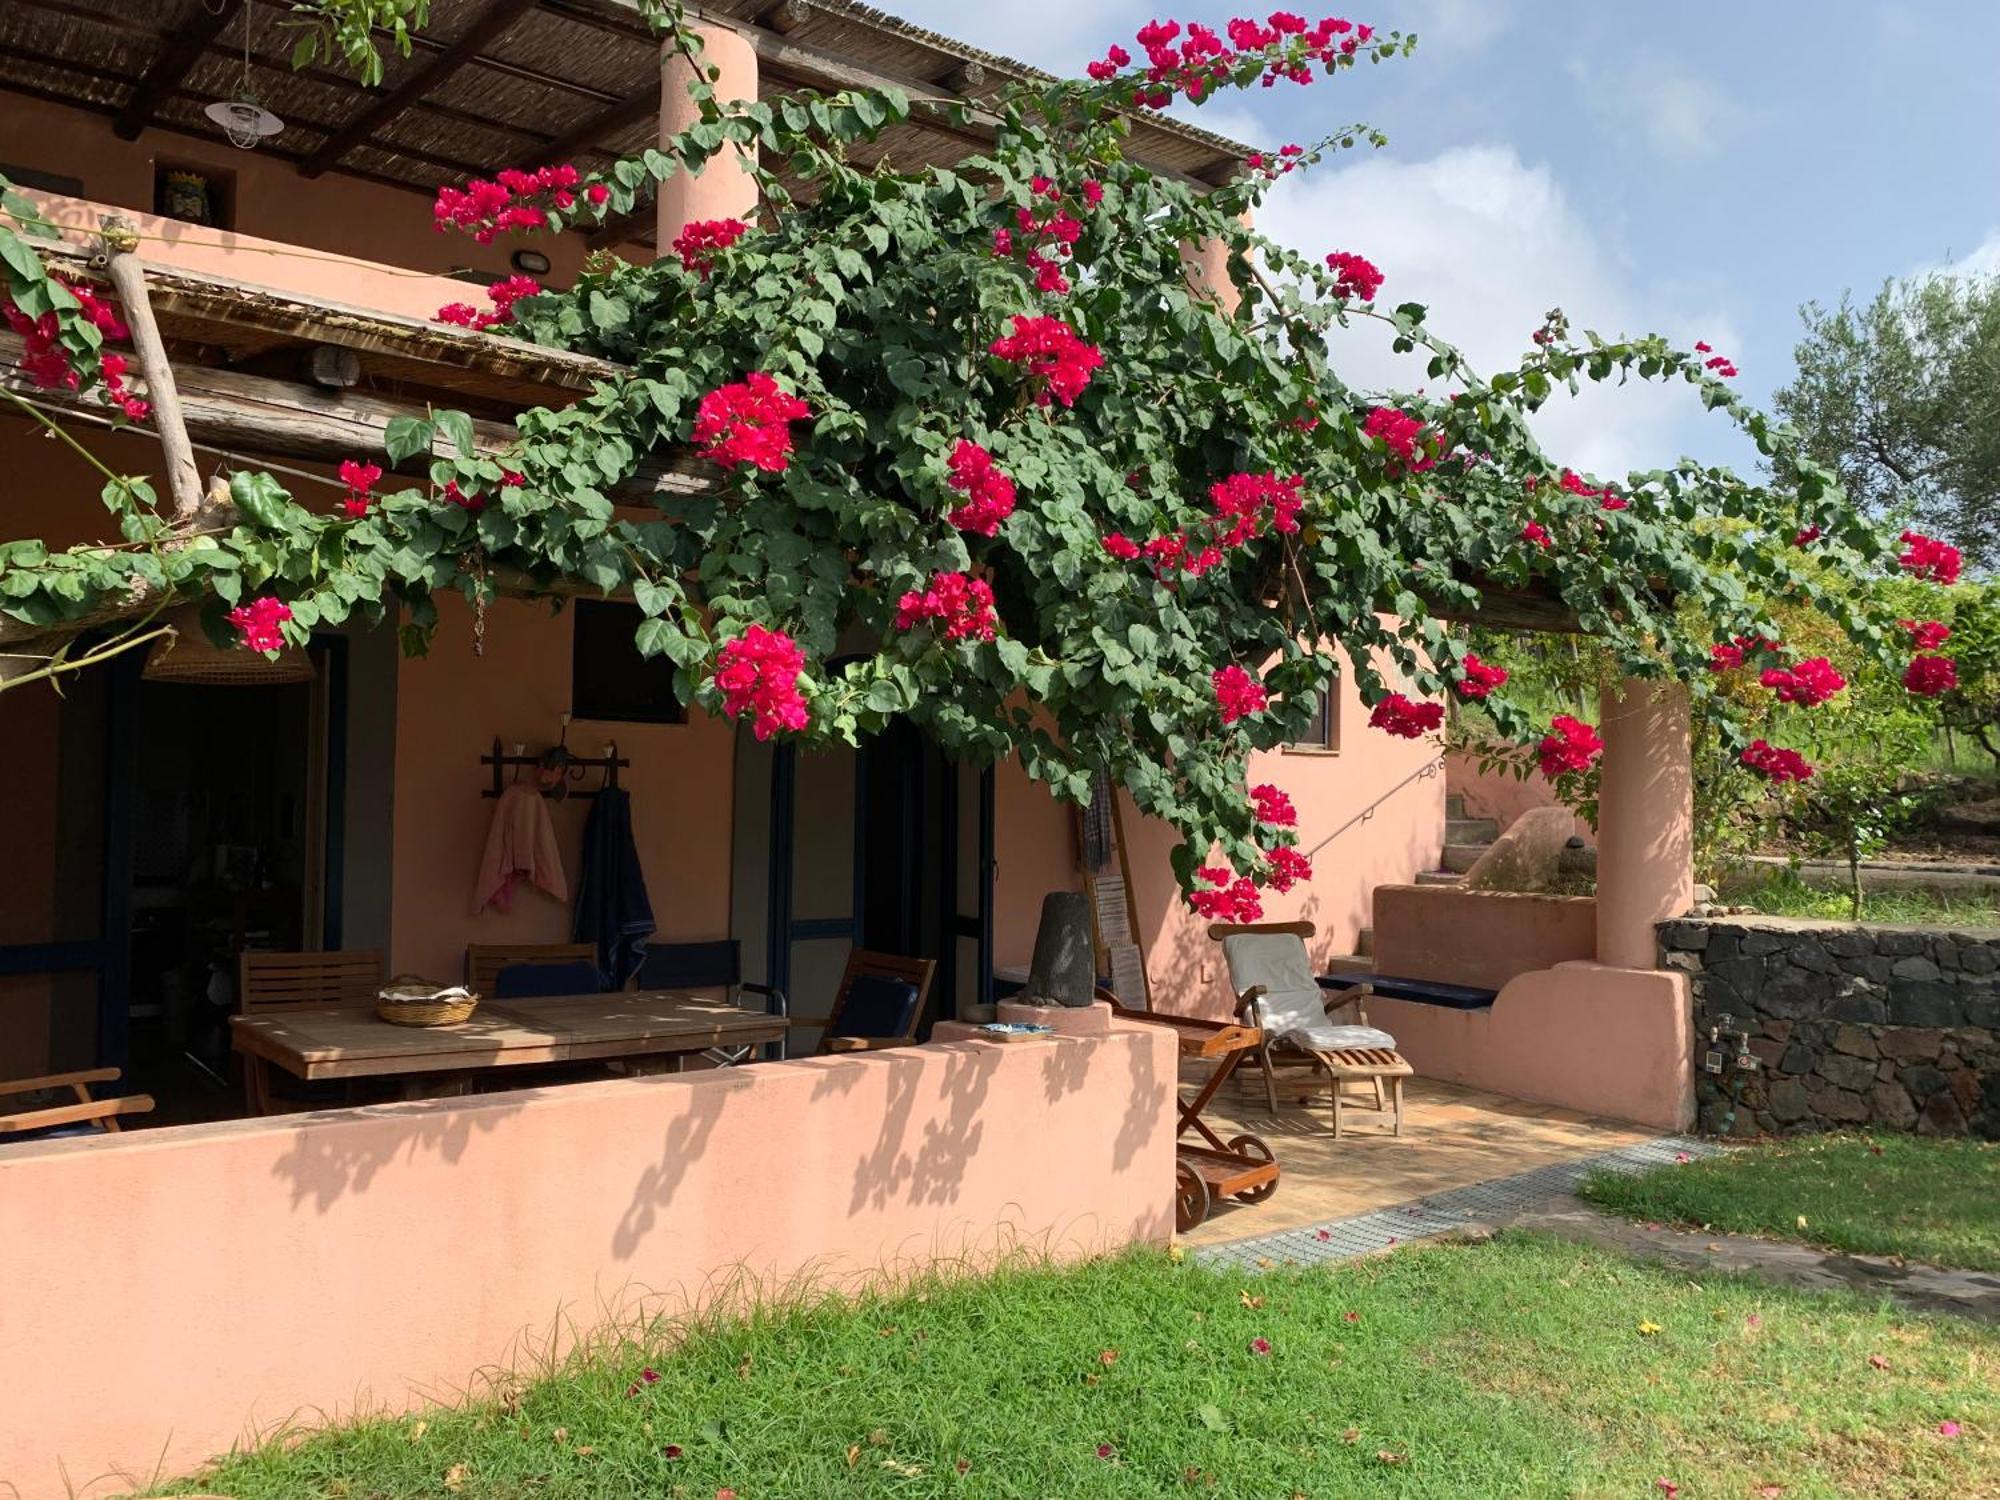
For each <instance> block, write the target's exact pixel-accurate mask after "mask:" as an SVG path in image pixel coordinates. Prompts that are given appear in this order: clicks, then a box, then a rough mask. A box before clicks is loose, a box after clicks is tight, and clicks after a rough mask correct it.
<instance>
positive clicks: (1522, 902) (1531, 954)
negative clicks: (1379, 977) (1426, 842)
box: [1375, 885, 1597, 990]
mask: <svg viewBox="0 0 2000 1500" xmlns="http://www.w3.org/2000/svg"><path fill="white" fill-rule="evenodd" d="M1596 952H1597V903H1596V902H1595V901H1593V900H1592V899H1591V898H1590V897H1588V896H1543V895H1537V894H1534V893H1531V892H1526V891H1468V890H1457V889H1453V888H1452V887H1450V886H1432V885H1384V886H1377V887H1376V888H1375V969H1376V972H1378V973H1381V974H1397V975H1401V976H1402V977H1404V978H1406V979H1433V980H1436V981H1437V982H1438V983H1440V984H1468V985H1476V986H1478V987H1479V988H1481V989H1489V990H1497V989H1499V988H1500V987H1501V986H1502V985H1504V984H1506V983H1507V982H1508V981H1509V980H1510V979H1513V978H1514V977H1515V976H1516V975H1518V974H1526V973H1529V972H1530V971H1532V970H1535V969H1548V968H1553V967H1554V966H1555V965H1557V964H1559V963H1566V962H1568V961H1570V960H1572V959H1585V958H1592V957H1595V956H1596Z"/></svg>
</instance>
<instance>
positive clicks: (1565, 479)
mask: <svg viewBox="0 0 2000 1500" xmlns="http://www.w3.org/2000/svg"><path fill="white" fill-rule="evenodd" d="M1559 482H1560V483H1561V485H1562V488H1563V490H1564V492H1565V493H1566V494H1571V495H1575V496H1577V497H1578V498H1580V499H1584V500H1595V501H1596V502H1597V503H1598V505H1599V506H1600V507H1601V508H1602V509H1604V510H1624V509H1625V508H1626V507H1627V506H1628V505H1630V504H1631V503H1632V502H1631V501H1629V500H1627V499H1625V498H1624V497H1623V496H1621V495H1619V494H1618V493H1617V492H1616V491H1615V490H1613V489H1612V488H1611V487H1610V486H1609V485H1605V486H1603V487H1601V488H1600V487H1598V486H1595V485H1592V484H1591V482H1590V481H1589V480H1587V479H1585V478H1584V477H1583V476H1582V475H1581V474H1579V473H1577V472H1576V470H1574V469H1564V470H1563V471H1562V478H1561V480H1560V481H1559Z"/></svg>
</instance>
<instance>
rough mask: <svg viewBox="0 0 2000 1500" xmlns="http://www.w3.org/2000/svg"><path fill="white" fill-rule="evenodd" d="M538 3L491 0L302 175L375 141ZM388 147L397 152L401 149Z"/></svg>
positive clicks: (324, 146) (303, 166)
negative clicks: (397, 117)
mask: <svg viewBox="0 0 2000 1500" xmlns="http://www.w3.org/2000/svg"><path fill="white" fill-rule="evenodd" d="M536 4H537V0H489V3H488V4H487V7H486V9H485V10H484V11H483V12H481V13H480V15H479V18H478V19H477V20H475V21H474V22H473V23H472V24H471V25H470V26H468V27H466V28H465V32H464V34H463V35H462V36H460V37H459V39H458V40H457V41H455V42H453V43H452V44H451V45H450V46H448V47H447V48H445V50H444V51H442V52H440V53H438V54H437V55H436V56H434V57H432V58H431V60H430V61H429V62H428V63H426V64H424V66H423V67H421V68H418V69H417V70H416V71H415V72H414V73H412V74H411V75H410V76H409V77H408V78H406V79H404V80H403V81H402V83H400V84H398V85H397V86H396V87H395V88H393V89H391V90H390V91H389V92H388V94H386V95H385V96H383V97H382V98H381V99H378V100H377V101H376V102H375V103H374V104H372V105H370V106H369V107H368V108H367V109H364V110H363V111H362V112H361V113H360V114H358V115H356V116H355V117H354V119H352V120H351V121H349V122H348V123H347V124H346V125H345V126H343V127H342V128H341V129H339V130H337V131H335V132H334V133H333V134H332V135H331V136H329V137H328V138H327V139H326V140H324V141H322V142H321V143H320V145H319V147H318V149H317V150H315V151H314V152H313V153H312V154H311V155H310V156H308V157H307V158H306V159H305V160H304V161H303V162H301V163H300V164H299V173H300V175H301V176H305V177H317V176H319V175H320V174H321V173H322V172H324V171H326V169H327V168H329V167H331V166H332V165H333V164H334V163H335V162H337V161H339V160H340V158H341V157H342V156H344V155H346V154H347V152H349V151H351V150H353V149H354V148H355V147H356V146H359V145H361V144H363V143H364V142H366V141H368V140H370V139H371V138H372V137H373V136H374V135H375V133H376V132H377V131H379V130H380V129H381V128H382V127H383V126H384V125H386V124H388V123H389V122H390V121H391V120H393V119H395V118H396V116H397V115H399V114H401V113H402V112H403V111H404V110H406V109H408V108H409V107H410V106H411V105H413V104H415V103H416V102H417V100H418V99H420V98H422V97H423V96H424V95H425V94H427V93H429V92H430V91H431V90H432V89H434V88H436V87H437V86H438V85H439V84H440V83H443V82H444V80H445V79H447V78H449V77H450V76H451V75H452V74H454V73H456V72H457V71H458V70H459V69H460V68H462V67H464V66H465V65H466V64H467V63H469V62H471V61H473V60H474V59H475V58H476V57H478V56H479V52H480V49H481V48H483V47H485V46H486V45H487V44H488V43H489V42H492V41H495V40H497V39H498V38H499V37H500V36H501V35H503V34H504V33H505V32H506V31H507V29H508V28H509V27H510V26H512V25H513V24H514V23H515V22H516V21H518V20H520V19H521V17H523V16H525V15H526V14H527V13H528V12H529V11H531V10H533V9H534V8H535V5H536ZM386 149H388V150H394V149H395V147H393V146H390V147H387V148H386Z"/></svg>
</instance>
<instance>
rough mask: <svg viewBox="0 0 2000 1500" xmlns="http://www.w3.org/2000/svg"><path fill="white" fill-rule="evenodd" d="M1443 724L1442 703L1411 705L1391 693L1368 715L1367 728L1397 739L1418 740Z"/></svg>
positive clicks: (1403, 698)
mask: <svg viewBox="0 0 2000 1500" xmlns="http://www.w3.org/2000/svg"><path fill="white" fill-rule="evenodd" d="M1443 723H1444V705H1443V704H1442V703H1412V702H1411V701H1410V700H1409V699H1408V698H1407V697H1405V696H1404V695H1403V694H1401V693H1391V694H1389V696H1388V697H1386V698H1384V699H1382V701H1381V702H1379V703H1377V704H1376V705H1375V707H1374V709H1373V710H1372V711H1371V712H1370V713H1369V715H1368V727H1369V728H1371V729H1380V730H1382V731H1383V732H1385V733H1387V734H1393V735H1395V736H1397V737H1398V738H1399V739H1406V740H1414V739H1420V738H1422V737H1423V736H1424V735H1427V734H1429V733H1430V732H1431V731H1432V730H1434V729H1436V728H1438V727H1439V726H1440V725H1442V724H1443Z"/></svg>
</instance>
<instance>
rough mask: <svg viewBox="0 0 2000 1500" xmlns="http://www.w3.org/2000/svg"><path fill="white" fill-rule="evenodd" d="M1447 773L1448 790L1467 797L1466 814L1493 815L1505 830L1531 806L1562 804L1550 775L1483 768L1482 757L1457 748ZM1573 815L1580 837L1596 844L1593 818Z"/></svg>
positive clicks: (1448, 757)
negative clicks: (1521, 774) (1523, 777)
mask: <svg viewBox="0 0 2000 1500" xmlns="http://www.w3.org/2000/svg"><path fill="white" fill-rule="evenodd" d="M1444 775H1445V790H1446V792H1447V793H1448V794H1450V795H1451V796H1454V797H1463V798H1464V799H1465V815H1466V816H1467V817H1468V818H1491V819H1492V820H1493V821H1494V822H1496V823H1498V824H1499V825H1500V831H1501V832H1502V833H1505V832H1506V831H1507V829H1508V828H1509V827H1510V826H1512V824H1513V822H1514V820H1515V819H1516V818H1518V817H1520V816H1521V814H1522V813H1524V812H1527V811H1528V810H1529V809H1530V808H1535V807H1561V806H1562V802H1561V799H1559V798H1558V797H1557V796H1556V794H1555V788H1553V787H1551V786H1550V785H1549V783H1548V781H1547V779H1546V778H1544V777H1541V776H1530V777H1528V778H1527V780H1525V781H1523V780H1519V779H1518V778H1516V777H1513V776H1510V775H1508V774H1507V773H1506V772H1504V771H1481V770H1480V769H1479V757H1478V756H1476V755H1472V754H1469V753H1467V752H1466V751H1464V750H1453V751H1451V752H1450V753H1449V754H1447V755H1446V756H1445V761H1444ZM1570 816H1571V819H1572V821H1573V823H1574V831H1575V833H1576V834H1577V836H1578V837H1579V838H1582V839H1585V840H1587V841H1588V842H1590V843H1593V844H1594V843H1596V842H1597V834H1596V833H1595V831H1594V830H1593V829H1592V828H1591V826H1590V823H1589V821H1588V820H1586V819H1584V818H1579V817H1577V816H1576V815H1575V814H1574V813H1572V814H1571V815H1570Z"/></svg>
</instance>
